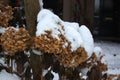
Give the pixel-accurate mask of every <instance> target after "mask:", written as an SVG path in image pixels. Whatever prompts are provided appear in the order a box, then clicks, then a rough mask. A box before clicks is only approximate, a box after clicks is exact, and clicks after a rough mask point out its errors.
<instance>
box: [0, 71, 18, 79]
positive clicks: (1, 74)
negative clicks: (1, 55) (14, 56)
mask: <svg viewBox="0 0 120 80" xmlns="http://www.w3.org/2000/svg"><path fill="white" fill-rule="evenodd" d="M0 80H20V78H19V77H18V76H16V75H15V74H10V73H8V72H6V71H5V70H2V71H1V72H0Z"/></svg>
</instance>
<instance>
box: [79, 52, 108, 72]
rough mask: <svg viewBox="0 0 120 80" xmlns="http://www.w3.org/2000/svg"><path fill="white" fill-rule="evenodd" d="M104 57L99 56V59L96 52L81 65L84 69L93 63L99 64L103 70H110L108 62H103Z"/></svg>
mask: <svg viewBox="0 0 120 80" xmlns="http://www.w3.org/2000/svg"><path fill="white" fill-rule="evenodd" d="M102 58H103V56H99V59H98V57H97V56H96V54H95V53H93V54H92V55H91V57H89V58H88V59H87V60H86V61H84V62H83V63H82V64H80V65H79V67H80V68H81V69H82V68H90V67H92V66H93V65H97V66H99V68H100V71H101V72H103V71H107V70H108V67H107V64H105V63H103V62H101V61H102Z"/></svg>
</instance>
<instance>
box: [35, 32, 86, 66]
mask: <svg viewBox="0 0 120 80" xmlns="http://www.w3.org/2000/svg"><path fill="white" fill-rule="evenodd" d="M45 32H46V34H42V35H40V36H36V37H35V39H34V47H35V48H36V49H38V50H40V51H42V52H43V53H49V54H54V55H55V56H56V57H57V58H58V60H59V61H60V62H61V63H62V64H63V65H65V66H66V67H72V66H78V65H79V64H80V63H82V62H84V61H85V60H86V59H87V52H86V51H85V49H84V48H82V47H79V48H78V49H77V50H76V51H74V52H73V51H71V43H70V42H69V41H68V40H67V39H66V38H65V36H64V35H62V34H58V36H59V38H60V40H58V39H56V38H54V37H53V36H52V31H45ZM65 44H67V45H66V46H65Z"/></svg>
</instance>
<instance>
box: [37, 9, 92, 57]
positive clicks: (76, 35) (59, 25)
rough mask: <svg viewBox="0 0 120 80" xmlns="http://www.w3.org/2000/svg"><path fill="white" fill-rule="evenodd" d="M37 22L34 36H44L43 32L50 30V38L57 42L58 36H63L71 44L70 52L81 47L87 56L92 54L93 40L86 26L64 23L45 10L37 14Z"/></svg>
mask: <svg viewBox="0 0 120 80" xmlns="http://www.w3.org/2000/svg"><path fill="white" fill-rule="evenodd" d="M37 21H38V24H37V31H36V36H39V35H41V34H46V33H45V31H46V30H50V31H52V36H53V37H54V38H56V39H58V40H59V36H58V34H62V35H64V36H65V37H66V39H67V40H68V41H69V42H71V47H72V48H71V51H74V50H76V49H77V48H79V47H81V46H82V47H84V48H85V50H86V51H87V52H88V54H89V55H90V54H92V52H93V49H94V48H93V47H94V45H93V38H92V35H91V33H90V31H89V29H88V28H87V27H86V26H84V25H82V26H79V24H78V23H75V22H73V23H70V22H64V21H62V20H61V19H60V18H59V17H58V16H57V15H55V14H54V13H53V12H51V11H50V10H47V9H42V10H41V11H40V12H39V13H38V16H37ZM63 28H64V29H63ZM65 44H66V43H65ZM63 46H65V45H63Z"/></svg>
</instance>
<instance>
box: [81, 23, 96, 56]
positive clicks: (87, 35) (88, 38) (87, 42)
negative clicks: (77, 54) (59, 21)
mask: <svg viewBox="0 0 120 80" xmlns="http://www.w3.org/2000/svg"><path fill="white" fill-rule="evenodd" d="M79 32H80V34H81V36H82V39H83V42H84V43H83V46H84V48H85V50H86V51H87V52H88V56H89V57H90V56H91V55H92V53H93V50H94V41H93V37H92V34H91V32H90V30H89V29H88V28H87V27H86V26H85V25H82V26H81V27H80V28H79Z"/></svg>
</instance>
